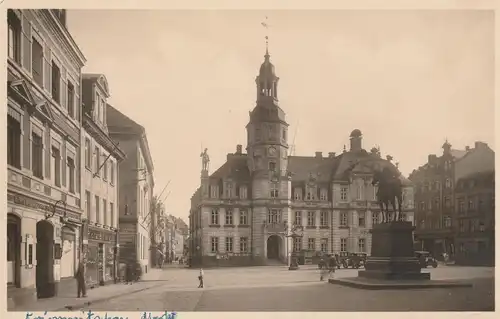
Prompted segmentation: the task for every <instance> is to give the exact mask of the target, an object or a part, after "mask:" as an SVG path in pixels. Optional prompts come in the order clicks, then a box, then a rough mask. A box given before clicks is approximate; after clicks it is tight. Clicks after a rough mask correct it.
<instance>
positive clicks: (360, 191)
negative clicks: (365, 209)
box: [356, 184, 363, 200]
mask: <svg viewBox="0 0 500 319" xmlns="http://www.w3.org/2000/svg"><path fill="white" fill-rule="evenodd" d="M356 199H357V200H362V199H363V185H361V184H358V185H356Z"/></svg>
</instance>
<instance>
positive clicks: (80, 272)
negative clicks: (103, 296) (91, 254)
mask: <svg viewBox="0 0 500 319" xmlns="http://www.w3.org/2000/svg"><path fill="white" fill-rule="evenodd" d="M75 279H76V286H77V290H78V293H77V296H78V298H80V297H83V298H85V297H87V287H85V265H84V264H83V261H80V262H79V263H78V269H77V271H76V274H75Z"/></svg>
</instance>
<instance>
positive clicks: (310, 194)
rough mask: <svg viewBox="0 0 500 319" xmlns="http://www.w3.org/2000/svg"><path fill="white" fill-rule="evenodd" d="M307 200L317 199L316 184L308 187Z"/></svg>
mask: <svg viewBox="0 0 500 319" xmlns="http://www.w3.org/2000/svg"><path fill="white" fill-rule="evenodd" d="M306 200H316V187H314V186H307V187H306Z"/></svg>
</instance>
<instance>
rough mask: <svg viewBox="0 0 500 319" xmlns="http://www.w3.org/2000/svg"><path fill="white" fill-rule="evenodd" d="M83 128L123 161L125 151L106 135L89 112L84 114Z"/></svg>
mask: <svg viewBox="0 0 500 319" xmlns="http://www.w3.org/2000/svg"><path fill="white" fill-rule="evenodd" d="M83 128H84V129H85V130H86V131H87V132H88V133H89V134H90V135H91V136H92V137H93V138H95V139H96V140H97V141H98V142H99V144H101V145H102V146H104V147H105V148H106V150H107V151H108V152H110V153H111V154H113V156H114V157H115V158H116V159H117V160H118V161H121V160H123V159H125V157H126V155H125V153H124V152H123V151H122V150H121V149H120V148H119V147H118V146H117V145H116V144H115V143H114V142H113V140H112V139H111V138H110V137H109V136H108V135H106V134H105V133H104V132H103V131H102V130H101V128H100V127H99V126H97V124H96V123H94V121H92V119H91V118H90V117H89V115H88V114H84V116H83Z"/></svg>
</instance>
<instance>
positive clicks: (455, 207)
mask: <svg viewBox="0 0 500 319" xmlns="http://www.w3.org/2000/svg"><path fill="white" fill-rule="evenodd" d="M493 170H494V152H493V151H492V150H491V149H490V148H489V147H488V146H487V145H486V144H485V143H482V142H476V145H475V148H469V147H467V148H466V149H465V150H455V149H452V148H451V144H450V143H448V142H445V143H444V144H443V154H442V155H441V156H439V157H438V156H436V155H432V154H431V155H429V157H428V162H427V163H426V164H424V165H423V166H421V167H419V168H418V169H416V170H414V171H413V172H412V173H411V174H410V177H409V178H410V180H411V181H412V182H413V183H414V184H415V189H416V192H415V203H416V231H415V237H416V239H417V241H418V242H419V246H420V249H422V250H427V251H429V252H431V253H433V255H435V257H437V258H443V257H442V254H443V253H447V254H448V255H450V256H451V257H452V258H453V257H455V255H456V254H457V253H458V252H457V240H456V239H457V232H458V231H459V220H460V219H462V218H458V216H459V214H458V213H457V212H458V211H460V210H461V209H463V208H460V205H463V204H461V203H460V204H459V203H458V198H462V196H463V195H464V194H463V192H464V190H463V189H460V190H458V188H457V185H458V184H459V181H460V180H462V179H468V178H469V177H471V176H475V174H477V173H480V172H492V171H493Z"/></svg>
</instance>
